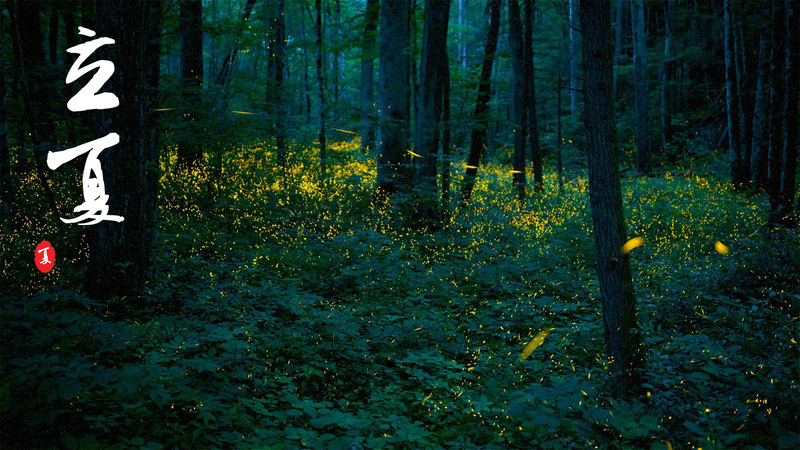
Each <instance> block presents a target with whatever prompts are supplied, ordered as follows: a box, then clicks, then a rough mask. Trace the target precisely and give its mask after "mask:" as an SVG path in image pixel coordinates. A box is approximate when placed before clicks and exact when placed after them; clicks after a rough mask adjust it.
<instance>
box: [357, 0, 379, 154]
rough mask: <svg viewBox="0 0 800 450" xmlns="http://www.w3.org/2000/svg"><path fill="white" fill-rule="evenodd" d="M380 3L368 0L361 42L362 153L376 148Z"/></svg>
mask: <svg viewBox="0 0 800 450" xmlns="http://www.w3.org/2000/svg"><path fill="white" fill-rule="evenodd" d="M380 7H381V5H380V1H379V0H367V9H366V11H365V14H364V36H363V41H362V42H361V151H362V152H363V153H365V154H366V153H369V151H370V150H372V149H373V148H375V117H374V116H375V113H374V111H375V94H374V92H375V91H374V89H373V84H374V82H373V78H374V74H375V64H374V60H375V37H376V36H375V35H376V33H377V30H378V18H379V14H380Z"/></svg>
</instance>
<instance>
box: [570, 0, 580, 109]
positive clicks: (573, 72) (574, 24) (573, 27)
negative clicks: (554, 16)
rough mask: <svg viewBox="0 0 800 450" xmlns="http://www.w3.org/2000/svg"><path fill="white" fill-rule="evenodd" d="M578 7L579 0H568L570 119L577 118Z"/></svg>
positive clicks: (578, 64)
mask: <svg viewBox="0 0 800 450" xmlns="http://www.w3.org/2000/svg"><path fill="white" fill-rule="evenodd" d="M579 9H580V3H579V0H569V55H570V56H569V58H570V59H569V107H570V111H571V113H572V119H573V120H578V119H579V118H580V115H579V114H578V92H579V91H580V87H579V83H578V71H579V70H580V55H579V54H578V51H579V49H580V39H581V35H580V32H579V27H580V23H579V20H580V19H579V17H578V10H579Z"/></svg>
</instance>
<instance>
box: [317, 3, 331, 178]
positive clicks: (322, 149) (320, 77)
mask: <svg viewBox="0 0 800 450" xmlns="http://www.w3.org/2000/svg"><path fill="white" fill-rule="evenodd" d="M315 5H316V10H317V22H316V25H315V32H316V33H317V87H318V95H319V161H320V171H321V174H320V175H321V179H322V183H323V184H324V183H325V182H326V180H327V171H328V161H327V154H326V153H327V149H326V142H325V115H326V111H325V109H326V106H325V65H324V64H323V63H322V56H323V51H322V33H323V31H322V0H316V3H315Z"/></svg>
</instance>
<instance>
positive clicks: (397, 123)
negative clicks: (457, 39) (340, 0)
mask: <svg viewBox="0 0 800 450" xmlns="http://www.w3.org/2000/svg"><path fill="white" fill-rule="evenodd" d="M409 13H410V1H409V0H385V1H384V2H383V3H382V4H381V13H380V16H381V35H380V55H381V58H380V64H379V72H380V77H379V83H378V87H379V100H378V113H379V117H380V120H379V128H378V175H377V188H378V190H379V191H382V193H383V194H393V193H396V192H402V191H407V189H408V187H409V185H410V179H409V170H408V167H409V165H408V164H407V160H408V158H407V157H406V151H407V149H408V147H407V146H408V143H407V141H406V135H407V132H408V127H409V117H408V116H409V56H408V50H409V44H410V42H409V26H410V20H409Z"/></svg>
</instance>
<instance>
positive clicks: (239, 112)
mask: <svg viewBox="0 0 800 450" xmlns="http://www.w3.org/2000/svg"><path fill="white" fill-rule="evenodd" d="M231 112H232V113H236V114H247V115H253V114H255V113H251V112H247V111H231Z"/></svg>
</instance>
